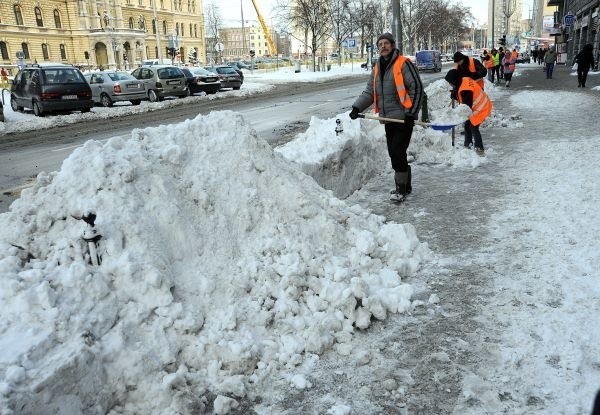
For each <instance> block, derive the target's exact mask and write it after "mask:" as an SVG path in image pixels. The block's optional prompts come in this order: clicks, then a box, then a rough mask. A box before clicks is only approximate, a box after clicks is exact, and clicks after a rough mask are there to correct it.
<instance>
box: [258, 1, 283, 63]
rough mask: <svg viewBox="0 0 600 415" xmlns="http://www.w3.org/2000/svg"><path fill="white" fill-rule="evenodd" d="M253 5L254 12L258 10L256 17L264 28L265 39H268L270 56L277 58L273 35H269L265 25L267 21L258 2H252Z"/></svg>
mask: <svg viewBox="0 0 600 415" xmlns="http://www.w3.org/2000/svg"><path fill="white" fill-rule="evenodd" d="M252 4H253V5H254V10H256V15H257V16H258V21H259V22H260V25H261V26H262V30H263V32H264V33H265V37H266V38H267V43H268V45H269V54H270V55H271V56H277V47H275V43H273V39H271V34H270V33H269V28H268V27H267V24H266V23H265V19H263V17H262V14H260V11H259V10H258V5H257V4H256V0H252Z"/></svg>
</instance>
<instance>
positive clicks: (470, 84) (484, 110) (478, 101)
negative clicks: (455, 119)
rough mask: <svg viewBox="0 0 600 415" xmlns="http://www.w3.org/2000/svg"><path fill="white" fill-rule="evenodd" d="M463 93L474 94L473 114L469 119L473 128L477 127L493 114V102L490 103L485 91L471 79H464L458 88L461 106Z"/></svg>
mask: <svg viewBox="0 0 600 415" xmlns="http://www.w3.org/2000/svg"><path fill="white" fill-rule="evenodd" d="M462 91H471V92H472V93H473V106H472V107H471V110H472V111H473V113H472V114H471V116H470V117H469V121H471V124H473V126H477V125H479V124H481V123H482V122H483V120H485V119H486V117H487V116H488V115H490V114H491V113H492V101H490V98H489V97H488V96H487V94H486V93H485V92H483V89H481V87H480V86H479V85H477V83H476V82H475V81H473V80H472V79H471V78H463V79H462V82H461V84H460V87H459V88H458V102H460V103H461V104H462V96H461V92H462Z"/></svg>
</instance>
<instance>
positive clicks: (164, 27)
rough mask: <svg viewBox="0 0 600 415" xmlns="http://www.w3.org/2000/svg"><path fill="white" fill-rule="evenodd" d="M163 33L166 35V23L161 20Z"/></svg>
mask: <svg viewBox="0 0 600 415" xmlns="http://www.w3.org/2000/svg"><path fill="white" fill-rule="evenodd" d="M163 33H164V34H165V35H166V34H167V21H166V20H163Z"/></svg>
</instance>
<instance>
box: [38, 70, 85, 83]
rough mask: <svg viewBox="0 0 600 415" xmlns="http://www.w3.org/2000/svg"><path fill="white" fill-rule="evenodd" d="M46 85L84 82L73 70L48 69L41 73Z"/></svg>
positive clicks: (81, 76)
mask: <svg viewBox="0 0 600 415" xmlns="http://www.w3.org/2000/svg"><path fill="white" fill-rule="evenodd" d="M42 73H43V76H44V83H46V84H68V83H81V82H86V81H85V78H84V77H83V75H82V74H81V72H79V71H78V70H77V69H75V68H48V69H44V70H43V71H42Z"/></svg>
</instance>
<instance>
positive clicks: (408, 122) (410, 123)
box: [404, 115, 415, 127]
mask: <svg viewBox="0 0 600 415" xmlns="http://www.w3.org/2000/svg"><path fill="white" fill-rule="evenodd" d="M404 125H406V126H407V127H414V126H415V119H414V118H413V117H411V116H410V115H406V116H405V117H404Z"/></svg>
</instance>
